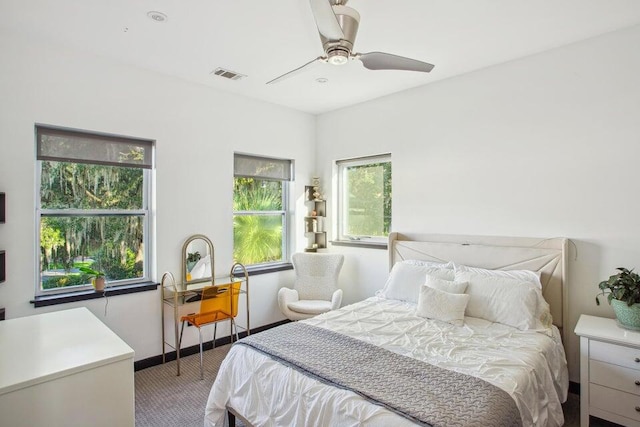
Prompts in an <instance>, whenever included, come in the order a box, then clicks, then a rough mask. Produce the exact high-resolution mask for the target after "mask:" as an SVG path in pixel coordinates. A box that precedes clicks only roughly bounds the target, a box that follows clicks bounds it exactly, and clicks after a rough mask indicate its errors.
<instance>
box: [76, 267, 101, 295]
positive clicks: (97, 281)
mask: <svg viewBox="0 0 640 427" xmlns="http://www.w3.org/2000/svg"><path fill="white" fill-rule="evenodd" d="M78 270H80V271H81V272H83V273H84V274H88V275H89V277H90V278H91V284H92V285H93V287H94V288H95V290H96V291H97V292H103V291H104V285H105V281H106V279H105V274H104V273H103V272H102V271H98V270H94V269H93V268H91V267H80V268H78Z"/></svg>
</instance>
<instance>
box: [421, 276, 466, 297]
mask: <svg viewBox="0 0 640 427" xmlns="http://www.w3.org/2000/svg"><path fill="white" fill-rule="evenodd" d="M424 284H425V285H427V286H429V287H431V288H434V289H438V290H440V291H444V292H449V293H451V294H464V291H465V290H466V289H467V285H468V283H467V282H455V281H452V280H445V279H441V278H440V277H438V276H435V275H433V274H427V278H426V280H425V282H424Z"/></svg>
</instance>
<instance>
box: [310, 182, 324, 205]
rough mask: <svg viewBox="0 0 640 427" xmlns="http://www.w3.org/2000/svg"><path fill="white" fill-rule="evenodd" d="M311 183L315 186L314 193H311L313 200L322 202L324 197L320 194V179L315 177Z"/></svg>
mask: <svg viewBox="0 0 640 427" xmlns="http://www.w3.org/2000/svg"><path fill="white" fill-rule="evenodd" d="M311 182H312V184H313V187H312V190H313V192H312V193H311V195H312V196H313V200H322V195H321V194H320V178H318V177H314V178H313V180H312V181H311Z"/></svg>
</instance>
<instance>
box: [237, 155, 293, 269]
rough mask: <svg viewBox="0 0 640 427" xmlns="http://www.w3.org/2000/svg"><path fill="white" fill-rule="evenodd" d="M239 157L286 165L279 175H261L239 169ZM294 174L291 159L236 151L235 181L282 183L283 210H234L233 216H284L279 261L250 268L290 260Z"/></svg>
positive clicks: (252, 266) (251, 265)
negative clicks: (291, 191) (252, 180)
mask: <svg viewBox="0 0 640 427" xmlns="http://www.w3.org/2000/svg"><path fill="white" fill-rule="evenodd" d="M238 158H244V159H253V160H255V161H257V162H260V161H265V162H267V163H268V162H271V161H274V162H277V163H281V164H283V165H286V166H285V167H283V170H282V171H281V173H278V174H277V175H278V176H261V175H260V174H259V172H257V171H256V173H253V172H248V171H247V170H245V171H238V165H237V159H238ZM293 176H294V171H293V160H290V159H282V158H277V157H267V156H260V155H254V154H245V153H234V173H233V179H234V182H235V179H236V178H253V179H256V180H262V181H279V182H281V183H282V209H281V210H274V211H253V210H248V211H247V210H245V211H236V210H234V211H233V217H235V216H242V215H246V216H250V215H251V216H257V215H264V216H269V215H280V216H281V217H282V244H281V245H282V247H281V252H282V257H281V259H280V260H278V261H269V262H262V263H256V264H249V265H247V267H249V270H256V269H258V270H259V269H260V268H261V267H272V266H277V265H281V264H286V263H288V262H289V257H290V252H291V251H290V248H291V241H290V240H291V239H290V236H291V233H290V223H291V213H290V209H289V203H290V189H291V182H292V181H293ZM233 250H234V251H235V242H234V247H233Z"/></svg>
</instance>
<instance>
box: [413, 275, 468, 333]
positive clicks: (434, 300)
mask: <svg viewBox="0 0 640 427" xmlns="http://www.w3.org/2000/svg"><path fill="white" fill-rule="evenodd" d="M469 298H470V297H469V295H466V294H451V293H449V292H445V291H441V290H438V289H435V288H432V287H429V286H427V285H423V286H421V287H420V295H419V297H418V306H417V307H416V315H417V316H420V317H426V318H428V319H436V320H441V321H443V322H447V323H451V324H452V325H456V326H462V325H463V324H464V310H465V308H466V307H467V303H468V302H469Z"/></svg>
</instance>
